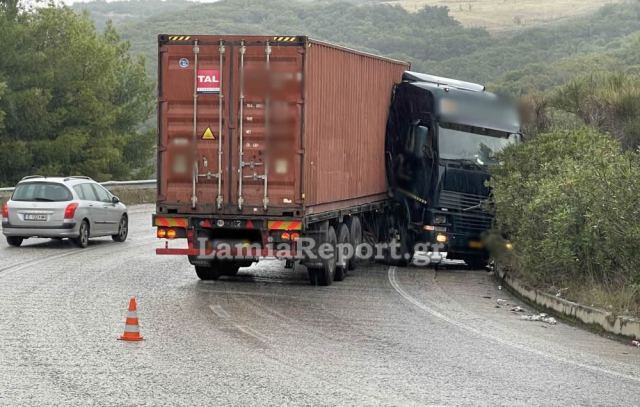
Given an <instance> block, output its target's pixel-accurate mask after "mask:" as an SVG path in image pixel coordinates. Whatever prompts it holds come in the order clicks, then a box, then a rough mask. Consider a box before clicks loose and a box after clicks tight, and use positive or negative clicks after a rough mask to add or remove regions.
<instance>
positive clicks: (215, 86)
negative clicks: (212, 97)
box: [196, 69, 220, 93]
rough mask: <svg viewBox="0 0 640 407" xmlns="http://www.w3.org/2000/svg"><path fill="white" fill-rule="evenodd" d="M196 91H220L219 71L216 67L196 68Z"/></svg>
mask: <svg viewBox="0 0 640 407" xmlns="http://www.w3.org/2000/svg"><path fill="white" fill-rule="evenodd" d="M197 77H198V86H197V87H196V91H197V92H198V93H220V71H219V70H217V69H198V75H197Z"/></svg>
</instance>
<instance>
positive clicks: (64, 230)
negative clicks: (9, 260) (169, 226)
mask: <svg viewBox="0 0 640 407" xmlns="http://www.w3.org/2000/svg"><path fill="white" fill-rule="evenodd" d="M128 222H129V219H128V216H127V207H126V206H125V205H124V204H123V203H122V202H120V200H119V199H118V198H117V197H116V196H113V195H112V194H111V193H110V192H109V191H108V190H107V189H105V188H104V187H103V186H102V185H100V184H98V183H97V182H95V181H94V180H92V179H91V178H89V177H65V178H62V177H42V176H39V175H34V176H29V177H25V178H23V179H22V180H21V181H20V182H19V183H18V185H16V188H15V190H14V191H13V194H12V195H11V198H10V199H9V201H7V202H6V203H5V204H4V205H3V207H2V233H3V234H4V235H5V236H6V238H7V242H8V243H9V244H10V245H11V246H20V245H21V244H22V242H23V240H24V239H27V238H30V237H43V238H53V239H62V238H69V239H71V241H73V242H74V243H75V244H76V245H78V246H79V247H87V245H88V244H89V238H90V237H100V236H111V237H112V238H113V240H115V241H116V242H124V241H125V240H126V239H127V233H128V228H129V224H128Z"/></svg>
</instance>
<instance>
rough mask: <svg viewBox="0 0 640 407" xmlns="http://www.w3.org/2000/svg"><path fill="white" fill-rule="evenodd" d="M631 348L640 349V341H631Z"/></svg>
mask: <svg viewBox="0 0 640 407" xmlns="http://www.w3.org/2000/svg"><path fill="white" fill-rule="evenodd" d="M631 346H635V347H636V348H640V339H639V340H633V341H631Z"/></svg>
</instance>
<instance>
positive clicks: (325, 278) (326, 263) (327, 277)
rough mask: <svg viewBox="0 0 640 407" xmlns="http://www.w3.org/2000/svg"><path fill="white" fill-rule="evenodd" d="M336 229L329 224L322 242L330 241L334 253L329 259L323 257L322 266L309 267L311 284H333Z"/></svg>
mask: <svg viewBox="0 0 640 407" xmlns="http://www.w3.org/2000/svg"><path fill="white" fill-rule="evenodd" d="M337 240H338V239H337V237H336V230H335V229H334V228H333V226H329V227H328V229H327V231H326V232H325V233H324V236H323V238H322V241H321V242H320V244H321V245H322V244H324V243H328V244H329V245H330V246H332V247H333V255H331V256H330V257H329V258H327V259H322V267H319V268H315V267H312V268H309V269H308V272H309V282H310V283H311V285H321V286H328V285H331V283H332V282H333V279H334V277H335V274H336V244H337Z"/></svg>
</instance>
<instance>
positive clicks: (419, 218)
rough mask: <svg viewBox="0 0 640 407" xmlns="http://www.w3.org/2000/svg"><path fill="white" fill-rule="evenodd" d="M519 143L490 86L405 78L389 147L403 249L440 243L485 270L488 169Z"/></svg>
mask: <svg viewBox="0 0 640 407" xmlns="http://www.w3.org/2000/svg"><path fill="white" fill-rule="evenodd" d="M519 140H520V123H519V120H518V115H517V112H516V109H515V108H514V106H513V105H512V104H510V103H508V102H506V101H504V100H502V99H501V98H499V97H498V96H496V95H495V94H493V93H490V92H487V91H486V90H485V88H484V86H482V85H477V84H472V83H468V82H462V81H457V80H453V79H447V78H441V77H436V76H432V75H426V74H420V73H415V72H406V73H405V74H404V76H403V81H402V83H400V84H398V85H397V86H396V87H395V89H394V93H393V99H392V103H391V108H390V112H389V118H388V122H387V137H386V141H385V143H386V145H385V154H386V165H387V178H388V183H389V191H390V195H391V196H392V198H393V200H394V201H395V202H396V208H397V209H396V212H397V214H396V216H395V217H396V222H397V223H398V228H400V229H403V230H406V233H403V235H404V236H403V239H405V240H406V242H405V246H406V247H414V245H415V244H416V243H427V244H438V247H439V249H440V250H441V251H446V252H447V257H448V258H450V259H462V260H465V261H466V262H467V263H468V264H469V265H471V266H482V265H484V264H486V262H487V260H488V253H487V251H486V249H485V244H484V242H483V238H484V235H485V233H486V232H487V231H488V230H489V229H490V228H491V222H492V216H491V215H490V213H489V212H488V211H487V208H486V207H485V204H484V203H485V201H486V199H487V198H488V197H489V194H490V191H489V189H488V187H487V186H486V181H487V180H488V178H489V171H488V169H489V166H491V165H495V164H497V162H496V154H497V153H498V152H499V151H500V150H502V149H503V148H505V147H506V146H507V145H509V144H512V143H516V142H518V141H519Z"/></svg>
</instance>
